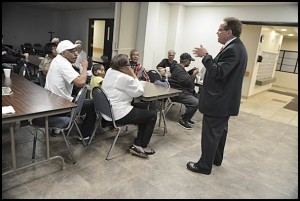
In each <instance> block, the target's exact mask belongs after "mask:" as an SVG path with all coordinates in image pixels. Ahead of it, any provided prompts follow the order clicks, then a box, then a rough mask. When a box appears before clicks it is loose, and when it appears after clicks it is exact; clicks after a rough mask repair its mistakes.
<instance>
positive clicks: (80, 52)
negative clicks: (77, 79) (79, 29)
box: [73, 40, 87, 71]
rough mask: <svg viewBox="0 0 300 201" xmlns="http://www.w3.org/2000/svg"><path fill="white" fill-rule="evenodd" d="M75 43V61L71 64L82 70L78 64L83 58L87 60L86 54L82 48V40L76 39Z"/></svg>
mask: <svg viewBox="0 0 300 201" xmlns="http://www.w3.org/2000/svg"><path fill="white" fill-rule="evenodd" d="M75 44H76V45H77V44H78V46H77V48H76V50H77V59H76V61H75V63H74V64H73V65H74V66H75V67H77V68H79V69H80V71H81V70H82V68H81V66H80V62H81V61H82V60H83V59H85V60H87V54H86V52H85V51H84V50H83V49H82V41H81V40H76V41H75Z"/></svg>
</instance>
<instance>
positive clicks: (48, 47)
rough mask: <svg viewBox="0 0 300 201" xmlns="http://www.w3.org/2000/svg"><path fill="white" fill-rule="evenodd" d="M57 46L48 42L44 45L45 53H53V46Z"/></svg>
mask: <svg viewBox="0 0 300 201" xmlns="http://www.w3.org/2000/svg"><path fill="white" fill-rule="evenodd" d="M53 47H57V45H56V44H55V43H46V45H45V46H44V51H45V54H52V48H53Z"/></svg>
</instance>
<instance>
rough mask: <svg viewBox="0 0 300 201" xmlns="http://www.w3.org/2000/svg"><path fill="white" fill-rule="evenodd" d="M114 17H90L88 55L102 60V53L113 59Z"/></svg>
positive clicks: (96, 59)
mask: <svg viewBox="0 0 300 201" xmlns="http://www.w3.org/2000/svg"><path fill="white" fill-rule="evenodd" d="M113 30H114V19H89V33H88V36H89V37H88V57H89V58H92V61H95V62H97V61H98V62H99V61H101V59H100V57H101V56H102V55H106V56H108V59H109V60H111V56H112V42H113Z"/></svg>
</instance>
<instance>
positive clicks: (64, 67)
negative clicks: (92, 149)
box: [45, 40, 96, 140]
mask: <svg viewBox="0 0 300 201" xmlns="http://www.w3.org/2000/svg"><path fill="white" fill-rule="evenodd" d="M77 46H78V45H75V44H73V43H72V42H71V41H69V40H63V41H61V42H60V43H59V44H58V45H57V48H56V51H57V53H58V55H57V56H56V57H55V58H54V59H53V60H52V62H51V64H50V68H49V71H48V74H47V77H46V84H45V88H46V89H48V90H49V91H51V92H53V93H55V94H57V95H59V96H61V97H64V98H66V99H68V100H70V101H73V99H74V98H73V97H72V89H73V86H74V85H75V86H77V87H83V86H85V83H86V79H87V67H88V62H87V61H86V60H83V61H81V65H82V72H81V73H80V74H79V73H78V72H76V71H75V70H74V68H73V67H72V63H74V62H75V61H76V58H77V51H76V47H77ZM81 114H86V116H85V118H84V120H83V122H82V125H81V132H82V136H83V138H84V139H85V140H87V139H89V138H90V136H91V135H92V132H93V128H94V126H95V122H96V112H95V107H94V103H93V100H91V99H86V100H85V101H84V104H83V107H82V109H81ZM79 140H82V139H81V138H79Z"/></svg>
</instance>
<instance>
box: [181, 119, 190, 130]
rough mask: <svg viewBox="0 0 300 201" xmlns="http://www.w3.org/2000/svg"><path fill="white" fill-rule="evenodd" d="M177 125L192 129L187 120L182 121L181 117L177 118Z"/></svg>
mask: <svg viewBox="0 0 300 201" xmlns="http://www.w3.org/2000/svg"><path fill="white" fill-rule="evenodd" d="M178 125H179V126H181V127H182V128H185V129H187V130H191V129H192V126H191V125H190V124H189V123H188V122H187V121H184V120H183V119H182V118H180V119H179V122H178Z"/></svg>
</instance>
